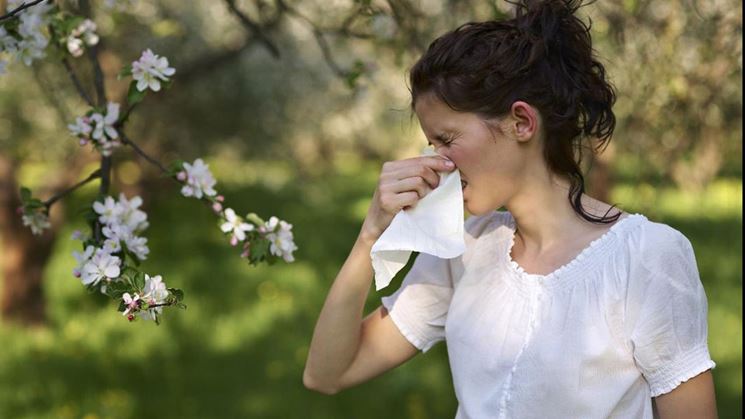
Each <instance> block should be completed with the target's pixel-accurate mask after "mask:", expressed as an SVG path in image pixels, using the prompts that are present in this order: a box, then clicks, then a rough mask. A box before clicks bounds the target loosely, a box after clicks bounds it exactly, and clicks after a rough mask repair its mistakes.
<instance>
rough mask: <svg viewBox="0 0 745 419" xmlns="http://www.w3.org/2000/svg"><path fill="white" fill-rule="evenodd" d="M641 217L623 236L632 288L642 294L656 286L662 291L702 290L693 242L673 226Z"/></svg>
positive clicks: (624, 257) (625, 258)
mask: <svg viewBox="0 0 745 419" xmlns="http://www.w3.org/2000/svg"><path fill="white" fill-rule="evenodd" d="M641 218H642V219H641V220H640V222H638V224H637V225H635V226H633V227H632V228H629V229H628V230H627V231H626V235H625V237H623V243H624V247H625V252H623V253H624V254H623V255H621V257H622V258H623V259H624V260H625V261H626V262H627V263H628V264H627V265H626V266H627V269H628V270H627V272H628V274H629V275H628V276H627V278H628V280H629V281H630V282H631V283H630V284H629V285H631V284H636V287H638V288H639V290H640V292H642V293H644V290H645V289H647V287H649V286H652V285H653V284H654V287H661V288H665V287H669V286H673V287H674V288H677V289H683V288H691V289H698V288H700V286H701V281H700V277H699V272H698V266H697V263H696V255H695V253H694V250H693V246H692V245H691V242H690V240H688V238H687V237H686V236H685V235H684V234H683V233H681V232H680V231H679V230H677V229H676V228H674V227H672V226H670V225H667V224H664V223H661V222H655V221H650V220H648V219H647V218H646V217H641ZM631 286H632V287H634V286H633V285H631Z"/></svg>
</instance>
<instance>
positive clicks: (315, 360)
mask: <svg viewBox="0 0 745 419" xmlns="http://www.w3.org/2000/svg"><path fill="white" fill-rule="evenodd" d="M373 242H374V241H373V240H371V239H368V238H366V237H364V236H363V235H360V237H358V238H357V241H356V242H355V244H354V247H353V248H352V250H351V252H350V253H349V256H348V257H347V260H346V261H345V262H344V265H343V266H342V268H341V270H340V271H339V273H338V274H337V276H336V279H334V282H333V284H332V285H331V289H330V290H329V294H328V296H327V297H326V301H325V302H324V305H323V308H322V309H321V313H320V315H319V317H318V321H317V323H316V327H315V330H314V331H313V338H312V340H311V344H310V349H309V352H308V359H307V362H306V365H305V372H304V377H303V380H304V382H305V383H306V386H309V387H313V388H315V389H332V388H334V387H335V383H336V382H337V381H338V380H339V377H341V375H342V374H343V373H344V371H346V369H347V368H348V367H349V365H351V364H352V361H353V360H354V357H355V355H356V353H357V349H358V347H359V343H360V329H361V324H362V315H363V310H364V306H365V300H366V299H367V295H368V293H369V292H370V285H371V283H372V277H373V270H372V264H371V261H370V250H371V248H372V243H373Z"/></svg>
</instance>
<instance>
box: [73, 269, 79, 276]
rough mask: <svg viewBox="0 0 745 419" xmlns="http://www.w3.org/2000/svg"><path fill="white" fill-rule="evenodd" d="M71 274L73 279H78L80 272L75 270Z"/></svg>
mask: <svg viewBox="0 0 745 419" xmlns="http://www.w3.org/2000/svg"><path fill="white" fill-rule="evenodd" d="M72 274H73V275H74V276H75V278H80V271H79V270H77V269H75V270H73V271H72Z"/></svg>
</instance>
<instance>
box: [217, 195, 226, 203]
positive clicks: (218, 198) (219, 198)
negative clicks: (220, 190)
mask: <svg viewBox="0 0 745 419" xmlns="http://www.w3.org/2000/svg"><path fill="white" fill-rule="evenodd" d="M215 199H216V200H217V202H223V201H225V197H224V196H222V195H217V196H216V197H215Z"/></svg>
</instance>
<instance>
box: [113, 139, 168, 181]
mask: <svg viewBox="0 0 745 419" xmlns="http://www.w3.org/2000/svg"><path fill="white" fill-rule="evenodd" d="M119 135H120V136H121V138H122V142H123V143H124V144H127V145H128V146H130V147H132V149H134V151H135V152H136V153H137V154H139V155H140V156H142V158H144V159H145V160H147V161H148V162H150V163H151V164H152V165H154V166H155V167H157V168H158V169H160V171H162V172H163V173H165V174H170V171H169V170H168V169H166V167H165V166H163V164H162V163H161V162H159V161H158V160H156V159H154V158H152V157H150V156H149V155H148V154H147V153H145V151H144V150H143V149H141V148H140V146H138V145H137V144H135V143H134V142H132V140H130V139H129V137H127V135H126V134H125V133H124V132H122V131H120V132H119ZM174 180H176V179H174ZM177 182H178V181H177Z"/></svg>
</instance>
